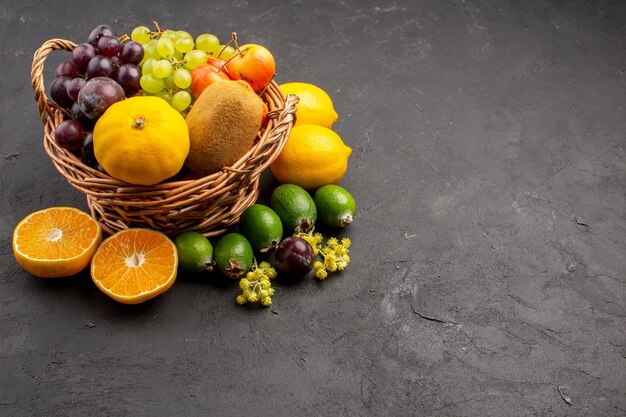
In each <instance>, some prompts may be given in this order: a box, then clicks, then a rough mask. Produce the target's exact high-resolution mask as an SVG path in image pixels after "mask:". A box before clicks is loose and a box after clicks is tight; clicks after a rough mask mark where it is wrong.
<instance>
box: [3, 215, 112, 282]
mask: <svg viewBox="0 0 626 417" xmlns="http://www.w3.org/2000/svg"><path fill="white" fill-rule="evenodd" d="M101 241H102V229H101V228H100V225H99V224H98V223H97V222H96V221H95V220H94V219H92V218H91V216H89V215H88V214H86V213H83V212H82V211H80V210H78V209H75V208H72V207H51V208H47V209H44V210H40V211H36V212H34V213H31V214H29V215H28V216H26V217H25V218H24V219H23V220H22V221H20V222H19V223H18V225H17V226H16V227H15V230H14V231H13V253H14V254H15V259H16V260H17V262H18V263H19V264H20V265H21V266H22V267H23V268H24V269H25V270H27V271H28V272H30V273H31V274H33V275H35V276H38V277H41V278H59V277H68V276H71V275H75V274H78V273H79V272H80V271H82V270H83V269H84V268H85V267H86V266H87V265H89V261H90V260H91V257H92V256H93V254H94V252H95V251H96V248H97V247H98V245H99V244H100V242H101Z"/></svg>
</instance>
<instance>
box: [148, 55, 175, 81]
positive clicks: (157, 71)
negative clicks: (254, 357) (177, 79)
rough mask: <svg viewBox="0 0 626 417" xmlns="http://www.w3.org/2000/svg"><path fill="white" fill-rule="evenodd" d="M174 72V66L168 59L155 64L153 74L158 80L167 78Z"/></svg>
mask: <svg viewBox="0 0 626 417" xmlns="http://www.w3.org/2000/svg"><path fill="white" fill-rule="evenodd" d="M171 72H172V64H170V61H168V60H167V59H161V60H159V61H157V62H156V64H154V68H153V69H152V73H153V74H154V76H155V77H157V78H165V77H167V76H168V75H170V73H171Z"/></svg>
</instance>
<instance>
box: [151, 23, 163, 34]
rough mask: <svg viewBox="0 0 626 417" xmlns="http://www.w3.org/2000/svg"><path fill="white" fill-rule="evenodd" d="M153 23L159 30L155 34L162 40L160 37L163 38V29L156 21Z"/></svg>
mask: <svg viewBox="0 0 626 417" xmlns="http://www.w3.org/2000/svg"><path fill="white" fill-rule="evenodd" d="M152 23H153V24H154V26H155V27H156V30H157V31H156V32H155V33H156V35H157V38H160V37H161V33H163V31H162V30H161V28H160V27H159V22H157V21H156V20H153V21H152Z"/></svg>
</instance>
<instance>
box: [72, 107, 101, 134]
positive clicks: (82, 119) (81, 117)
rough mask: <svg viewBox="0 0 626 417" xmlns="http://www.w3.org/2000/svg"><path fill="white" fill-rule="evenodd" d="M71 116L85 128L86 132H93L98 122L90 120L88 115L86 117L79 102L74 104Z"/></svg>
mask: <svg viewBox="0 0 626 417" xmlns="http://www.w3.org/2000/svg"><path fill="white" fill-rule="evenodd" d="M70 114H71V115H72V119H74V120H76V121H77V122H78V123H80V124H81V125H82V126H83V129H84V130H92V129H93V127H94V126H95V125H96V121H97V120H98V119H90V118H89V117H87V115H85V113H83V111H82V110H81V109H80V106H79V105H78V101H77V102H75V103H74V104H72V108H71V109H70Z"/></svg>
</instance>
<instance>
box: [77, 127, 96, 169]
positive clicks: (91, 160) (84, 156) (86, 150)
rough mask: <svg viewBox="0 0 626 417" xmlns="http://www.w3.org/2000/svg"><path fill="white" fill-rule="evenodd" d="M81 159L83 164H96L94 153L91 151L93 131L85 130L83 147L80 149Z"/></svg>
mask: <svg viewBox="0 0 626 417" xmlns="http://www.w3.org/2000/svg"><path fill="white" fill-rule="evenodd" d="M80 155H81V160H82V161H83V164H85V165H87V166H90V167H92V168H95V166H96V165H98V161H96V155H95V154H94V153H93V133H92V132H86V133H85V140H84V141H83V147H82V148H81V149H80Z"/></svg>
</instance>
